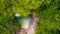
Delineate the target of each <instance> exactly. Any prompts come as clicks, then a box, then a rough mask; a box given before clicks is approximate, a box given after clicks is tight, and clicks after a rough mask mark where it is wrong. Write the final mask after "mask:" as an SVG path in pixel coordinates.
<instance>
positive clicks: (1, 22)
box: [0, 0, 60, 34]
mask: <svg viewBox="0 0 60 34" xmlns="http://www.w3.org/2000/svg"><path fill="white" fill-rule="evenodd" d="M33 10H34V15H35V16H36V17H37V18H40V22H39V24H38V25H37V28H36V30H35V34H60V0H0V34H14V33H15V31H16V30H18V29H20V26H21V24H20V22H19V20H17V19H15V18H14V14H15V13H19V14H21V15H22V16H24V17H27V16H28V15H29V14H30V13H31V11H33ZM20 20H21V19H20Z"/></svg>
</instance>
